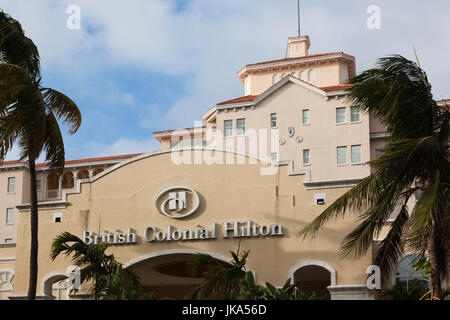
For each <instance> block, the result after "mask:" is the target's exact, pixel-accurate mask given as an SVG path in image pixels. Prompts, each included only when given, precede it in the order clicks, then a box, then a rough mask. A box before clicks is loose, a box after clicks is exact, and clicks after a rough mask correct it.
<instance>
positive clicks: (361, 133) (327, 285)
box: [0, 36, 415, 299]
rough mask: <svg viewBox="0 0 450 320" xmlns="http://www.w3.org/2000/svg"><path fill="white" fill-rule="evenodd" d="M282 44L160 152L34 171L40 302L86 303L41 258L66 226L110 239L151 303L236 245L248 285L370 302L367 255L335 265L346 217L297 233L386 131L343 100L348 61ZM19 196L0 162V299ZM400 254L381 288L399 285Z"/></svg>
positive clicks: (163, 134)
mask: <svg viewBox="0 0 450 320" xmlns="http://www.w3.org/2000/svg"><path fill="white" fill-rule="evenodd" d="M288 49H289V50H288V54H287V56H286V57H285V58H284V59H279V60H272V61H265V62H259V63H253V64H248V65H246V66H244V67H243V68H242V69H241V70H239V72H238V73H237V75H238V78H239V80H240V81H241V83H242V85H243V91H244V95H243V96H242V97H238V98H233V99H230V100H227V101H223V102H218V103H216V104H215V105H214V106H212V107H211V108H210V109H209V110H207V111H206V112H205V113H204V114H202V115H201V120H202V122H203V123H202V125H200V126H197V127H194V128H187V129H183V130H166V131H160V132H155V133H154V134H153V135H154V137H155V138H156V139H157V140H158V141H159V142H160V143H161V150H158V151H154V152H149V153H145V154H136V155H126V156H113V157H106V158H94V159H83V160H74V161H68V162H66V166H65V170H64V174H63V175H62V176H60V177H57V176H56V175H54V174H53V173H52V172H51V171H50V170H49V169H50V168H49V167H48V166H47V165H46V164H39V165H38V166H37V182H38V199H39V270H38V286H37V298H38V299H87V298H90V295H89V294H88V293H87V292H86V291H85V290H84V291H83V290H79V291H78V292H76V293H75V292H72V291H71V290H70V286H68V284H67V283H68V282H67V279H68V278H70V277H71V276H72V275H73V270H74V266H72V265H71V260H70V259H69V258H66V257H58V258H57V259H56V260H55V261H54V262H53V261H51V259H50V247H51V243H52V240H53V239H54V238H55V237H56V236H57V235H58V234H60V233H62V232H64V231H68V232H70V233H73V234H75V235H77V236H79V237H80V238H83V239H84V240H85V241H86V242H96V241H97V242H98V241H106V242H111V243H113V245H112V246H111V247H110V249H108V250H110V251H109V252H110V253H113V254H114V256H115V257H116V258H117V260H119V261H120V262H122V263H123V264H124V266H125V267H126V268H129V269H130V270H132V271H134V272H135V273H136V274H137V275H138V276H139V277H140V279H141V280H140V281H141V284H142V285H143V286H144V287H145V288H148V289H149V290H151V291H153V292H154V293H155V295H156V296H157V297H159V298H165V299H182V298H183V297H185V296H186V294H188V292H189V291H190V290H192V289H193V288H194V287H195V286H196V285H198V284H199V283H200V282H201V279H200V278H196V277H192V276H191V275H190V274H189V273H188V272H187V270H186V264H187V261H188V260H189V259H190V258H191V257H192V255H193V254H194V253H196V252H203V253H208V254H210V255H211V256H213V257H215V258H216V259H218V260H221V261H223V262H225V263H227V262H229V261H230V256H229V251H230V250H236V249H237V247H238V244H239V243H240V248H241V250H250V255H249V258H248V264H247V267H248V269H249V270H251V271H253V272H254V274H255V276H256V280H257V282H258V283H261V284H263V283H264V282H266V281H268V282H270V283H272V284H275V285H278V286H280V285H282V284H283V283H284V282H285V281H286V279H288V278H290V279H291V280H292V282H293V283H296V284H298V285H299V287H300V288H301V289H302V290H304V291H314V292H316V293H317V295H318V296H319V297H321V298H324V299H375V298H377V297H378V295H377V291H376V290H369V289H368V287H367V285H366V279H367V276H368V274H367V268H368V267H369V266H370V265H372V251H371V250H369V252H368V253H367V255H365V256H363V257H361V258H359V259H356V260H344V259H341V257H340V256H339V252H338V251H339V247H340V243H341V241H342V239H343V238H344V236H345V235H346V234H348V233H349V232H350V231H351V230H352V229H353V228H354V226H355V223H354V218H355V215H351V214H349V215H347V217H346V218H345V219H343V220H337V221H333V222H331V223H328V224H327V225H325V226H324V228H323V230H322V231H321V232H320V233H319V234H318V236H317V237H316V238H314V239H311V240H309V239H308V240H304V241H302V240H301V239H300V238H299V237H298V232H299V231H300V230H301V229H302V228H303V227H304V226H305V225H306V224H307V223H309V222H310V221H312V220H313V219H314V218H315V217H316V216H317V215H318V214H320V213H321V212H322V211H323V210H324V209H325V208H326V207H327V206H328V205H329V204H331V203H332V202H333V201H334V200H336V199H337V198H338V197H339V196H340V195H342V194H343V193H344V192H345V191H347V190H349V188H351V187H352V186H354V185H356V184H357V183H358V182H359V181H360V180H361V179H363V178H364V177H366V176H368V175H369V174H370V173H371V170H372V169H371V168H370V166H369V165H367V164H366V163H367V162H368V161H369V160H371V159H374V158H376V157H378V156H379V155H380V154H381V153H382V150H383V147H384V145H385V143H386V141H387V139H388V137H389V134H388V133H387V132H386V129H385V128H384V127H383V126H382V125H381V124H380V122H379V121H377V119H375V118H374V117H372V116H371V115H370V114H362V113H360V112H359V111H358V110H357V109H356V108H353V107H352V106H351V105H349V104H348V103H347V101H346V90H347V89H348V85H346V81H347V80H348V79H349V78H350V77H352V76H354V75H355V74H356V63H355V58H354V57H353V56H351V55H348V54H346V53H344V52H330V53H321V54H310V53H309V49H310V39H309V37H308V36H301V37H292V38H289V40H288ZM29 199H30V196H29V172H28V167H27V164H26V163H24V162H20V161H7V162H4V163H3V164H1V165H0V299H8V298H9V299H24V298H25V297H26V294H27V290H28V271H29V251H30V222H29V220H30V212H29V211H30V205H29ZM386 223H387V224H388V223H389V221H387V222H386ZM380 240H381V239H374V242H373V245H374V246H376V244H377V242H379V241H380ZM410 258H411V257H410V256H408V255H406V256H405V257H404V259H402V260H401V261H400V262H399V268H398V269H397V271H396V272H395V273H394V274H393V275H392V283H397V282H400V283H403V284H405V285H409V284H410V282H411V280H412V279H413V278H414V276H415V275H414V274H412V273H411V264H410ZM82 289H83V288H82Z"/></svg>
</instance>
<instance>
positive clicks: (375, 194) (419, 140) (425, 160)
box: [300, 55, 450, 295]
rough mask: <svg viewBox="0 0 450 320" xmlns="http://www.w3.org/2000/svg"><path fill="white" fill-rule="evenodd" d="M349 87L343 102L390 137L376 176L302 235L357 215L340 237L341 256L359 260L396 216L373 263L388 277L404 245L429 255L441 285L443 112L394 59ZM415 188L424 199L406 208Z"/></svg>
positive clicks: (447, 220)
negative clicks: (352, 226)
mask: <svg viewBox="0 0 450 320" xmlns="http://www.w3.org/2000/svg"><path fill="white" fill-rule="evenodd" d="M350 84H351V85H352V88H351V89H350V90H349V92H348V96H349V98H348V102H349V104H350V105H352V106H355V107H358V108H359V109H360V110H361V111H362V112H366V113H370V114H371V115H373V116H375V117H376V118H377V119H379V120H380V121H381V122H382V123H383V124H384V125H385V126H386V127H387V129H388V131H389V133H390V135H391V136H390V138H389V141H388V143H387V145H386V147H385V149H384V152H383V155H382V156H381V157H380V158H378V159H375V160H372V161H370V162H369V164H370V165H371V166H372V167H373V168H375V169H376V170H377V171H376V173H374V174H371V175H370V176H368V177H366V178H365V179H363V180H362V181H361V182H360V183H359V184H358V185H357V186H355V187H354V188H352V189H351V190H349V191H347V192H346V193H344V194H343V195H342V196H341V197H340V198H339V199H337V200H336V201H335V202H334V203H332V204H331V205H330V206H329V207H328V208H327V209H325V210H324V211H323V212H322V213H321V214H320V215H319V216H318V217H317V218H316V219H315V220H313V221H312V222H311V223H310V224H309V225H307V226H306V227H305V228H304V229H303V230H302V231H301V233H300V236H303V238H305V237H307V236H315V235H316V234H317V232H318V231H319V230H320V228H321V227H322V226H323V225H324V224H325V223H327V222H329V221H331V220H333V219H336V218H342V217H343V216H344V215H345V214H347V213H348V212H349V211H352V212H355V213H356V214H357V222H358V225H357V226H356V228H355V229H354V230H353V231H352V232H351V233H350V234H348V235H347V236H346V237H345V238H344V239H343V242H342V246H341V254H342V255H343V256H344V257H349V258H352V257H359V256H362V255H364V254H366V252H367V250H368V249H369V248H370V247H371V245H372V240H373V239H376V238H377V237H378V236H379V235H380V233H381V230H382V228H384V227H385V221H386V220H387V219H388V218H390V217H392V216H394V221H393V222H392V224H391V225H390V227H389V231H388V234H387V236H386V237H385V238H384V240H383V241H382V242H381V245H380V246H379V248H378V249H377V251H376V253H375V261H374V264H376V265H378V266H380V268H381V270H382V272H383V277H384V279H386V278H387V277H388V276H389V275H390V274H391V272H392V270H393V269H394V268H395V266H396V265H397V263H398V261H399V259H400V258H401V256H402V254H403V253H404V249H405V246H408V247H409V248H410V250H413V251H414V252H416V253H418V254H419V255H420V256H424V254H425V251H428V255H429V257H430V259H431V260H430V261H431V262H432V263H431V267H432V269H433V273H434V277H435V278H434V280H433V283H434V284H435V286H439V282H440V281H438V280H437V279H438V278H439V277H440V276H441V275H443V274H444V273H445V270H446V265H447V264H448V262H449V252H450V238H449V235H448V230H450V215H449V208H450V192H449V183H450V162H449V148H448V142H449V120H450V114H449V108H448V106H446V107H445V106H444V107H439V106H438V105H437V103H436V102H435V101H434V99H433V96H432V94H431V84H430V83H429V82H428V80H427V76H426V73H425V72H424V71H423V70H422V69H421V68H420V67H419V66H418V65H417V64H416V63H414V62H411V61H409V60H407V59H405V58H403V57H401V56H398V55H394V56H390V57H387V58H383V59H380V60H379V63H378V65H377V68H375V69H371V70H367V71H365V72H363V73H362V74H360V75H358V76H356V77H354V78H353V79H351V80H350ZM417 190H421V191H422V196H421V197H420V199H418V201H417V202H416V204H415V206H414V207H411V206H410V207H408V201H409V200H410V199H411V197H412V196H413V195H414V193H415V192H416V191H417ZM395 213H398V214H395ZM435 288H436V289H435V291H437V292H438V291H439V290H438V289H437V287H435ZM437 295H438V293H437Z"/></svg>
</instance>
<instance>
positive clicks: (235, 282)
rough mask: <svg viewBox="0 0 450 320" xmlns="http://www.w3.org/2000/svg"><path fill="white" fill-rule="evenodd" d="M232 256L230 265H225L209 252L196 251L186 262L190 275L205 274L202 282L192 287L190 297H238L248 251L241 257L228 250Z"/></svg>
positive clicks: (231, 298)
mask: <svg viewBox="0 0 450 320" xmlns="http://www.w3.org/2000/svg"><path fill="white" fill-rule="evenodd" d="M230 253H231V256H232V257H233V262H232V265H231V266H225V265H224V264H222V263H221V262H220V261H218V260H216V259H214V258H213V257H211V256H210V255H209V254H204V253H196V254H195V255H194V256H193V258H192V259H191V260H190V261H189V263H188V268H189V269H190V271H191V273H192V275H194V276H198V275H199V274H202V275H204V276H205V279H204V281H203V283H202V284H201V285H200V286H199V287H197V288H196V289H194V290H193V291H192V293H191V294H190V297H189V298H190V299H197V298H204V299H223V300H233V299H237V298H239V297H240V294H241V285H240V284H241V281H242V280H243V278H244V271H243V270H242V269H243V268H244V267H245V264H246V259H247V256H248V253H249V252H248V251H245V252H244V253H243V254H242V255H241V257H239V250H238V253H237V254H236V253H234V252H232V251H230Z"/></svg>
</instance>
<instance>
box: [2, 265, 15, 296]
mask: <svg viewBox="0 0 450 320" xmlns="http://www.w3.org/2000/svg"><path fill="white" fill-rule="evenodd" d="M13 288H14V272H13V271H11V270H0V300H8V297H9V296H10V295H12V294H13Z"/></svg>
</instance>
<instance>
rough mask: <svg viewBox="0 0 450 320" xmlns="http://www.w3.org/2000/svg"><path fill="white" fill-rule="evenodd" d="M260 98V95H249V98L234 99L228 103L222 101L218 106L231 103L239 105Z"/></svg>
mask: <svg viewBox="0 0 450 320" xmlns="http://www.w3.org/2000/svg"><path fill="white" fill-rule="evenodd" d="M258 97H259V95H254V96H252V95H248V96H243V97H239V98H234V99H231V100H227V101H222V102H219V103H217V105H222V104H229V103H237V102H247V101H253V100H255V99H256V98H258Z"/></svg>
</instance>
